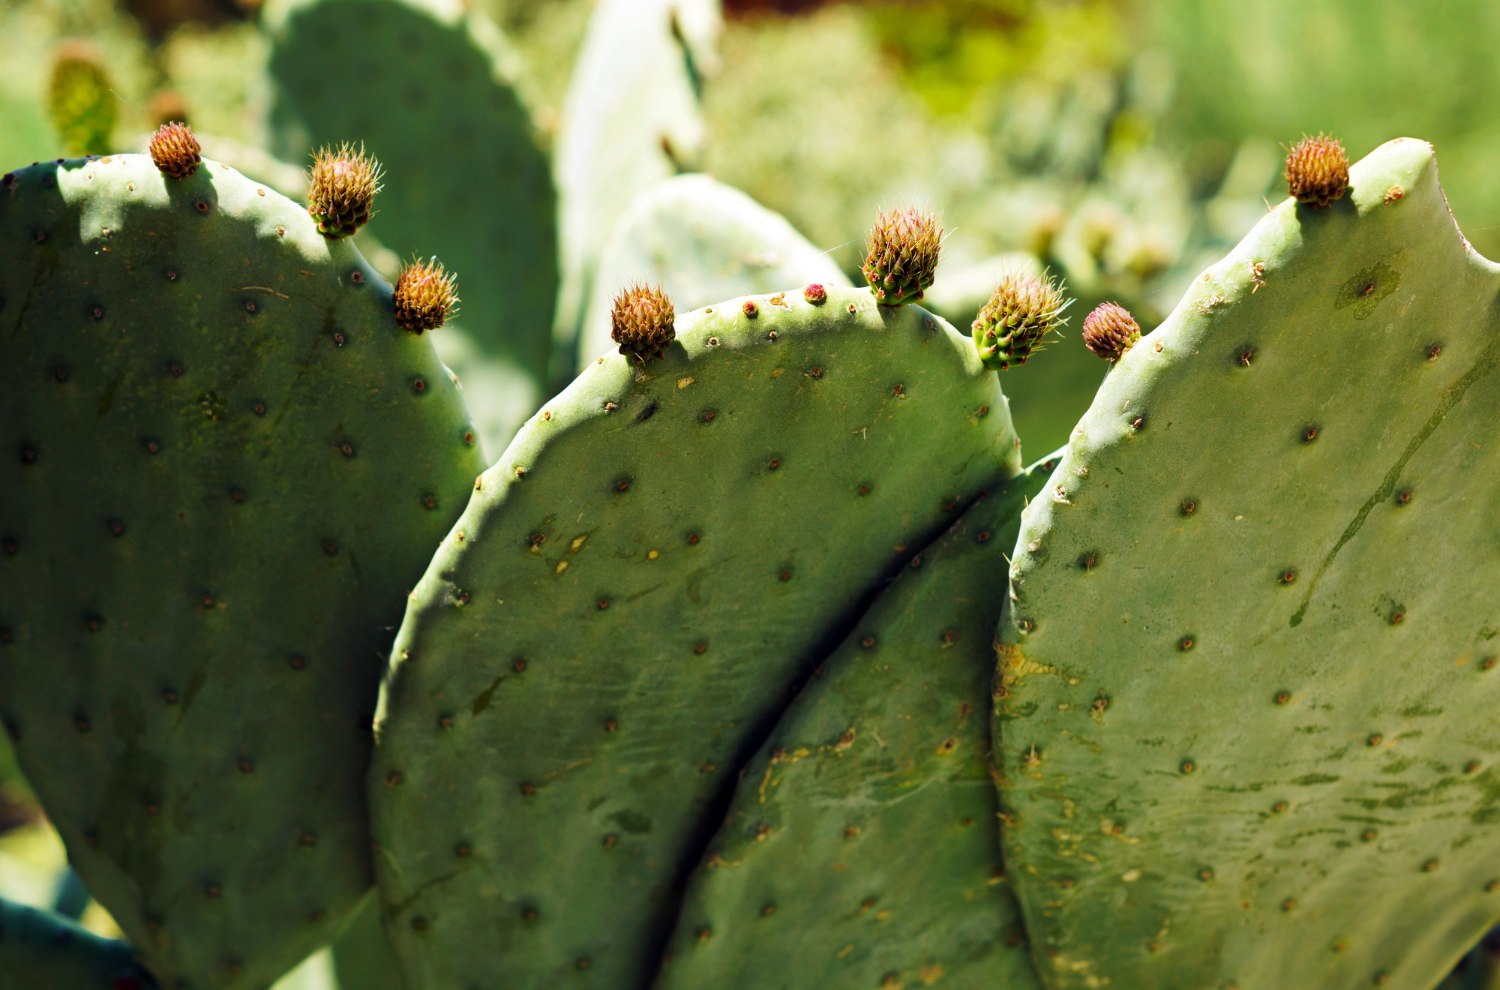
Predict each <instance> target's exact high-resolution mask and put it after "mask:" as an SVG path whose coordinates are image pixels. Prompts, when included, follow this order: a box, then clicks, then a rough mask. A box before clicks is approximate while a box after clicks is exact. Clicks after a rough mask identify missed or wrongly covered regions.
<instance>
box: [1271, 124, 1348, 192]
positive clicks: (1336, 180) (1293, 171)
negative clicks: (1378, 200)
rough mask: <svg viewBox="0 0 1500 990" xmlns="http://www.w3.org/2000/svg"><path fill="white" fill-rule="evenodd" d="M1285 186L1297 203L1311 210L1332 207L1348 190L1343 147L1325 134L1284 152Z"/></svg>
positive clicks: (1346, 157) (1304, 139)
mask: <svg viewBox="0 0 1500 990" xmlns="http://www.w3.org/2000/svg"><path fill="white" fill-rule="evenodd" d="M1286 184H1287V188H1288V189H1289V190H1290V191H1291V194H1292V198H1293V199H1295V200H1296V201H1297V202H1299V203H1306V204H1308V205H1309V206H1314V207H1316V206H1327V205H1328V204H1329V203H1332V202H1333V201H1334V200H1336V199H1338V198H1339V197H1340V196H1342V195H1344V190H1346V189H1348V188H1349V158H1348V156H1347V155H1345V154H1344V146H1343V145H1342V144H1339V142H1338V139H1336V138H1331V137H1329V136H1328V135H1326V134H1319V135H1318V136H1317V137H1304V138H1303V139H1302V140H1301V141H1298V142H1297V143H1296V145H1294V146H1293V148H1292V150H1291V151H1289V152H1287V156H1286Z"/></svg>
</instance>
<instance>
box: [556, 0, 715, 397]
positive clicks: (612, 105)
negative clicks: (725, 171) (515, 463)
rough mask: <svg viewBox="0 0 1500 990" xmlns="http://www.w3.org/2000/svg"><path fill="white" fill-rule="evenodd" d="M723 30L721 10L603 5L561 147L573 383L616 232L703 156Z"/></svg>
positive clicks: (564, 367)
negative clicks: (709, 73) (645, 199)
mask: <svg viewBox="0 0 1500 990" xmlns="http://www.w3.org/2000/svg"><path fill="white" fill-rule="evenodd" d="M720 28H721V15H720V12H719V0H600V2H599V3H598V4H596V5H595V7H594V11H593V13H592V14H591V15H590V17H589V28H588V36H587V37H586V38H585V39H584V45H583V50H582V51H581V52H580V53H579V56H578V62H577V66H576V68H575V69H574V72H573V79H572V82H571V83H570V85H569V89H568V99H567V105H566V107H565V108H564V112H563V126H562V130H561V132H560V133H559V135H558V142H557V187H558V192H559V194H560V198H561V209H560V212H559V228H558V234H559V240H560V244H561V253H560V257H561V259H562V284H561V286H560V288H559V290H558V297H557V322H556V330H555V333H554V336H555V337H556V339H557V343H558V348H559V349H558V353H557V362H558V364H557V367H556V368H555V369H554V370H555V372H556V373H557V374H559V375H560V376H561V378H562V381H563V382H566V381H567V380H568V379H569V378H571V377H572V374H573V366H574V362H575V360H589V359H590V358H592V357H593V355H588V354H586V355H583V356H582V357H579V356H577V355H576V354H575V351H576V350H577V348H578V346H579V344H581V343H584V340H583V339H582V334H583V333H584V330H583V320H584V318H585V316H586V315H587V311H588V309H587V308H588V305H589V300H590V298H591V297H592V296H593V294H594V282H595V277H594V275H595V269H596V267H597V266H598V264H599V258H600V253H601V252H602V251H603V250H604V246H605V244H606V242H607V241H608V240H609V237H610V235H611V233H612V232H613V231H614V229H615V225H616V223H618V222H619V220H620V218H621V217H622V216H623V215H624V213H625V211H626V210H627V209H629V208H630V206H631V204H632V203H633V202H634V201H635V198H636V197H637V196H638V195H640V194H641V193H643V192H645V191H646V190H647V189H649V188H651V187H652V186H653V185H655V184H656V183H658V182H660V181H661V180H663V179H666V178H669V177H671V176H673V175H675V174H677V173H678V172H680V171H682V169H683V167H684V166H685V165H688V164H690V163H691V162H692V161H693V160H694V159H695V158H696V157H697V156H698V153H699V149H700V146H701V144H702V142H703V120H702V117H701V115H700V113H699V103H698V100H699V96H700V90H701V86H702V81H703V75H704V72H705V69H706V68H711V67H712V64H713V61H714V58H715V54H714V46H715V44H716V42H717V39H718V34H719V30H720ZM636 274H639V273H636ZM615 288H617V286H608V287H607V288H606V291H610V290H613V289H615Z"/></svg>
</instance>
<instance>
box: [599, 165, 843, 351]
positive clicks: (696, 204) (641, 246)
mask: <svg viewBox="0 0 1500 990" xmlns="http://www.w3.org/2000/svg"><path fill="white" fill-rule="evenodd" d="M631 279H645V280H647V281H649V282H655V281H657V280H658V279H659V280H660V281H661V284H662V285H663V286H664V287H665V288H666V290H667V294H668V295H670V296H671V297H672V299H673V301H675V302H676V303H677V308H678V309H679V310H683V311H687V310H691V309H697V308H698V307H700V306H707V305H709V304H710V303H714V302H717V301H719V300H720V299H731V298H733V297H735V296H745V295H754V294H756V293H761V292H774V291H776V290H777V289H779V288H781V287H783V286H787V285H806V284H808V283H810V282H817V283H820V284H822V285H837V286H848V285H849V279H848V277H847V276H845V275H844V273H843V272H842V271H841V270H840V269H839V266H838V265H836V264H834V261H833V259H832V258H830V257H829V256H828V255H827V254H826V253H825V252H823V251H819V250H818V249H817V248H815V247H813V246H812V245H811V244H809V243H808V242H807V238H805V237H803V236H802V235H801V234H799V233H798V232H797V230H796V228H794V227H793V226H792V225H791V224H790V223H788V222H787V221H786V218H785V217H783V216H781V215H780V214H779V213H773V212H772V211H770V210H768V209H766V208H765V207H764V206H761V205H760V204H759V203H757V202H756V201H755V200H753V199H751V198H750V197H749V196H746V195H745V194H744V193H742V192H740V191H739V190H738V189H735V188H734V187H733V186H726V185H724V183H722V182H719V181H718V180H716V179H714V178H713V177H712V176H707V175H682V176H677V177H676V178H672V179H667V180H666V181H664V182H659V183H657V184H656V185H655V186H652V187H651V188H650V189H648V190H646V192H644V193H642V194H641V195H640V197H639V198H638V199H636V201H635V203H633V204H632V205H631V207H630V209H629V210H628V211H626V213H625V215H624V216H623V217H621V218H620V222H619V223H618V224H616V225H615V232H614V234H613V236H611V237H610V239H609V243H608V244H606V245H605V247H604V252H603V254H602V255H601V256H600V259H599V278H598V280H597V281H596V282H595V283H594V292H593V299H592V300H591V301H590V303H589V309H588V318H587V319H586V320H585V321H584V329H583V345H582V347H581V348H580V351H579V360H580V361H581V362H582V364H583V366H584V367H586V366H587V365H588V364H589V363H591V362H592V361H593V360H594V359H595V358H597V357H598V356H599V355H600V354H602V353H604V352H605V351H610V350H614V349H615V347H614V343H613V341H611V340H610V337H609V330H610V319H609V316H610V308H611V305H612V303H613V301H614V295H615V291H616V290H617V288H618V287H619V286H622V285H625V284H626V283H627V282H629V281H630V280H631Z"/></svg>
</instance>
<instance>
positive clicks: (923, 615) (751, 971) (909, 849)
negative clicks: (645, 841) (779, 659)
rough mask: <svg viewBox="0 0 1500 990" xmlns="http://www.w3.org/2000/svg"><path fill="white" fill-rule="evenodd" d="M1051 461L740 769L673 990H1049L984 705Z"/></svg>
mask: <svg viewBox="0 0 1500 990" xmlns="http://www.w3.org/2000/svg"><path fill="white" fill-rule="evenodd" d="M1055 463H1056V462H1055V459H1049V460H1047V461H1044V462H1043V463H1042V464H1041V465H1038V466H1036V467H1034V468H1032V469H1031V470H1029V471H1027V472H1026V473H1025V474H1024V475H1021V476H1019V477H1017V478H1014V479H1012V480H1011V481H1010V482H1009V483H1007V484H1005V485H1003V486H1002V487H1000V488H999V489H998V490H997V491H994V492H992V493H991V494H989V495H987V496H985V497H984V498H982V499H980V500H979V501H978V502H976V503H975V504H974V505H972V506H970V508H969V510H968V511H967V512H965V513H964V515H963V518H961V519H959V520H958V522H956V523H954V525H953V527H952V528H951V529H950V530H949V531H948V532H947V533H945V534H943V536H941V537H940V538H939V539H938V540H937V541H936V542H934V543H932V544H931V545H929V546H927V547H926V548H924V549H923V550H922V552H921V554H920V555H918V556H917V557H915V558H913V559H912V562H911V564H910V565H909V566H908V568H907V569H906V570H904V571H903V572H902V573H901V575H900V576H899V577H897V578H896V580H895V582H894V583H893V584H892V585H891V586H890V587H889V588H887V589H886V590H885V591H884V592H882V593H881V596H880V598H878V599H877V600H876V601H875V604H874V605H873V606H872V607H871V608H870V610H869V611H868V612H866V613H865V615H864V616H863V617H861V618H860V620H859V622H858V623H856V624H855V627H854V631H853V632H851V633H850V634H849V636H848V638H847V639H845V640H844V642H843V644H842V645H841V646H840V647H839V648H838V650H837V651H836V652H835V653H834V654H833V655H832V656H830V657H828V658H827V659H826V660H824V661H823V662H822V663H821V664H820V665H819V669H820V672H819V673H818V674H817V675H816V676H815V677H814V678H813V679H812V680H811V681H809V682H808V685H807V687H805V688H804V689H803V690H802V693H801V694H800V695H798V697H797V700H796V701H795V702H794V703H793V704H792V707H791V708H790V710H789V711H788V712H787V713H786V715H784V716H783V717H782V719H781V721H780V723H779V724H778V725H777V727H776V731H775V732H774V733H773V734H772V736H771V738H770V739H769V740H768V741H767V742H766V744H765V745H764V746H762V747H761V750H760V752H759V754H757V756H756V757H755V759H754V760H752V761H751V763H750V764H749V766H748V767H747V768H746V770H745V772H744V774H743V775H742V777H741V783H740V785H739V788H738V790H737V792H736V794H735V801H734V805H733V806H732V808H731V810H730V813H729V818H728V821H727V823H726V824H725V825H724V826H723V827H722V828H721V829H720V831H719V834H718V835H717V836H716V837H715V839H714V842H713V844H712V845H711V846H710V847H709V853H708V856H707V857H706V859H705V861H704V862H703V863H702V864H701V865H700V866H699V867H698V869H697V871H696V872H695V874H694V876H693V879H692V880H691V882H690V883H689V886H688V891H687V897H686V902H685V905H684V908H683V911H682V915H681V917H680V920H679V921H678V925H677V931H676V934H675V935H674V937H673V940H672V945H671V952H670V957H669V959H668V961H667V963H666V965H665V967H664V968H663V970H662V976H661V978H660V979H659V980H658V982H657V988H658V990H697V988H700V987H711V986H734V987H736V988H740V990H826V988H829V987H871V988H875V987H881V986H887V987H915V986H922V985H924V984H930V985H935V986H942V987H955V988H975V990H979V988H1001V987H1011V988H1019V990H1041V982H1040V981H1039V980H1038V979H1037V977H1036V974H1035V972H1034V970H1033V969H1032V966H1031V960H1030V958H1029V956H1028V955H1027V952H1026V940H1025V937H1024V934H1023V932H1022V930H1021V919H1020V911H1019V909H1018V908H1017V906H1016V903H1015V897H1014V895H1013V894H1012V893H1011V891H1010V888H1009V887H1008V886H1007V884H1006V883H1005V877H1004V869H1003V867H1002V865H1001V862H1000V847H999V832H998V829H999V821H998V819H997V818H996V812H997V811H998V807H997V804H996V800H995V790H994V785H993V784H992V782H991V780H990V768H989V767H990V765H989V753H990V726H989V721H990V720H989V708H990V680H991V675H992V673H993V671H994V657H995V653H994V648H993V646H992V637H993V633H994V629H995V624H996V622H998V621H999V619H1000V608H1001V605H1002V604H1003V602H1004V601H1005V596H1004V595H1003V594H999V593H998V590H999V589H1001V588H1003V587H1005V583H1006V580H1007V572H1008V571H1009V568H1010V564H1009V562H1008V561H1007V559H1006V553H1007V551H1009V549H1010V547H1011V546H1012V545H1013V544H1014V542H1015V538H1016V530H1017V528H1018V527H1019V526H1020V516H1021V509H1022V507H1023V506H1024V505H1025V504H1026V501H1027V499H1028V498H1034V497H1035V496H1036V494H1037V493H1038V491H1040V489H1041V486H1042V483H1043V482H1045V481H1046V480H1047V477H1048V475H1049V474H1050V473H1051V469H1052V467H1053V466H1055Z"/></svg>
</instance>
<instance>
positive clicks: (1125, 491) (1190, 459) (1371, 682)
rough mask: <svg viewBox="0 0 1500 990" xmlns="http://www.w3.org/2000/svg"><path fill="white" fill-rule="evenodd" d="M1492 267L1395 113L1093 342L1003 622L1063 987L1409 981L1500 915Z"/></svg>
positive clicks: (1025, 885) (1496, 322)
mask: <svg viewBox="0 0 1500 990" xmlns="http://www.w3.org/2000/svg"><path fill="white" fill-rule="evenodd" d="M1497 292H1500V269H1497V267H1496V266H1495V265H1494V264H1492V263H1490V262H1489V261H1486V260H1485V259H1483V258H1481V257H1479V256H1478V255H1477V254H1475V253H1474V252H1473V250H1472V249H1470V248H1469V246H1468V244H1467V243H1466V242H1465V240H1464V238H1463V236H1462V235H1461V234H1460V232H1459V231H1458V229H1457V228H1456V227H1455V225H1454V223H1453V219H1452V216H1451V215H1450V214H1449V212H1448V207H1447V204H1446V202H1445V201H1444V198H1443V193H1442V190H1441V188H1440V187H1439V185H1438V177H1437V167H1436V165H1435V164H1434V160H1433V155H1432V149H1431V147H1430V146H1429V145H1428V144H1426V143H1425V142H1422V141H1416V140H1411V139H1402V140H1398V141H1392V142H1390V143H1389V144H1386V145H1383V146H1382V147H1381V148H1379V149H1377V150H1376V151H1375V152H1374V153H1372V154H1371V155H1370V156H1369V157H1368V158H1366V159H1365V160H1364V161H1362V162H1360V163H1359V164H1358V165H1356V166H1355V167H1354V169H1353V189H1352V194H1351V195H1349V196H1346V197H1344V198H1343V199H1340V200H1338V201H1336V202H1334V203H1332V204H1331V205H1329V206H1327V207H1324V208H1322V209H1309V208H1308V207H1306V206H1302V205H1298V204H1295V203H1293V202H1291V201H1286V202H1284V203H1282V204H1281V205H1280V206H1278V207H1277V208H1276V209H1274V210H1273V211H1272V212H1271V213H1270V215H1268V216H1267V217H1265V218H1264V219H1263V220H1262V221H1261V223H1260V224H1259V225H1258V226H1257V227H1256V228H1255V230H1253V231H1252V232H1251V233H1250V235H1249V236H1248V237H1247V238H1246V239H1245V240H1244V241H1243V242H1242V243H1241V244H1240V245H1239V246H1238V247H1237V248H1236V249H1235V250H1234V251H1233V252H1232V253H1231V254H1230V255H1229V256H1228V257H1227V258H1225V259H1224V260H1223V261H1222V262H1220V263H1218V264H1217V265H1215V266H1213V267H1212V268H1210V269H1209V270H1208V271H1206V272H1205V273H1204V274H1203V275H1202V277H1201V279H1199V280H1196V281H1195V282H1194V285H1193V288H1192V289H1191V290H1190V291H1189V293H1188V294H1187V296H1186V297H1185V298H1184V299H1183V301H1182V302H1181V303H1180V304H1179V306H1178V307H1177V309H1176V310H1175V312H1174V313H1173V314H1172V316H1171V317H1170V318H1169V319H1168V320H1167V321H1166V323H1164V324H1163V325H1162V326H1161V327H1159V328H1158V329H1157V330H1156V331H1155V332H1154V333H1152V334H1150V335H1148V336H1146V337H1143V338H1142V339H1141V341H1140V343H1138V344H1137V345H1136V346H1135V347H1133V348H1131V350H1130V351H1129V352H1128V353H1127V354H1125V356H1124V357H1123V358H1122V359H1121V360H1120V362H1119V364H1118V365H1116V366H1115V367H1114V370H1112V371H1111V372H1110V373H1109V376H1108V377H1107V378H1106V380H1105V382H1104V385H1103V387H1102V388H1101V389H1100V392H1099V395H1098V397H1097V398H1096V399H1095V401H1094V404H1093V406H1092V408H1091V409H1090V410H1089V412H1088V414H1087V415H1086V416H1085V417H1084V419H1083V421H1082V422H1081V423H1080V424H1079V426H1078V429H1077V430H1076V431H1075V433H1074V438H1073V440H1072V442H1071V445H1070V447H1069V450H1068V453H1067V455H1066V456H1065V457H1064V459H1063V461H1062V463H1061V464H1060V465H1059V466H1058V468H1057V471H1056V472H1055V473H1054V475H1053V477H1052V479H1051V481H1050V482H1049V484H1048V491H1047V494H1046V495H1045V496H1044V497H1043V498H1041V499H1038V500H1037V501H1034V502H1033V503H1032V504H1031V506H1030V508H1029V509H1028V510H1027V512H1026V515H1025V517H1024V519H1023V522H1022V527H1021V536H1020V539H1019V541H1018V543H1017V546H1016V553H1015V562H1016V565H1015V570H1014V572H1013V578H1014V592H1013V593H1014V596H1015V598H1014V603H1013V606H1012V609H1011V621H1010V622H1008V623H1006V624H1005V625H1003V626H1002V628H1001V635H1002V637H1003V638H1004V639H1005V640H1006V645H1005V646H1003V647H1002V648H1001V655H1002V663H1001V666H1000V672H1001V682H1000V685H1001V690H1000V691H998V692H997V693H998V694H999V695H1001V696H1002V698H1001V701H1000V703H999V706H998V713H997V718H998V722H997V727H996V731H997V733H998V735H999V737H1000V741H999V743H998V744H997V759H998V760H1000V761H1001V763H1002V770H1003V775H1002V781H1001V784H1002V803H1003V804H1004V805H1005V806H1006V808H1007V811H1008V813H1009V814H1010V816H1011V818H1012V824H1011V825H1010V826H1009V827H1008V828H1006V830H1005V839H1006V843H1005V852H1006V860H1007V864H1008V867H1009V870H1010V873H1011V875H1012V877H1013V878H1014V880H1015V883H1016V886H1017V889H1018V892H1019V895H1020V898H1021V901H1022V905H1023V909H1024V913H1025V918H1026V923H1027V928H1028V930H1029V932H1030V934H1031V938H1032V941H1033V954H1034V956H1035V958H1036V960H1037V962H1038V965H1039V966H1040V967H1041V968H1042V975H1043V977H1044V978H1045V979H1046V980H1047V982H1048V985H1049V986H1050V987H1055V988H1062V990H1067V988H1074V987H1078V988H1084V987H1099V986H1112V987H1154V988H1160V990H1179V988H1181V990H1188V988H1193V990H1201V988H1205V987H1226V986H1230V985H1235V986H1238V987H1242V988H1245V990H1254V988H1271V987H1320V988H1324V987H1326V988H1351V990H1352V988H1357V987H1368V986H1374V985H1381V986H1385V987H1394V988H1412V990H1425V988H1427V987H1431V986H1434V985H1436V984H1437V983H1438V981H1439V980H1440V979H1441V978H1442V976H1443V974H1444V973H1445V972H1447V970H1448V969H1449V968H1451V967H1452V965H1453V963H1454V961H1455V960H1456V959H1458V958H1459V956H1461V955H1462V954H1463V952H1464V950H1465V949H1466V948H1468V946H1470V945H1471V944H1473V943H1474V942H1475V941H1476V940H1477V939H1478V938H1479V936H1480V935H1481V934H1482V933H1483V932H1484V931H1485V930H1486V929H1487V928H1488V927H1489V926H1490V925H1492V924H1494V923H1495V921H1496V919H1497V918H1500V723H1497V722H1496V720H1495V714H1494V713H1495V711H1496V707H1497V705H1500V670H1494V669H1492V668H1494V667H1495V666H1496V658H1497V644H1496V642H1495V637H1496V630H1497V629H1500V607H1497V605H1496V601H1497V599H1496V597H1495V593H1494V576H1495V575H1496V574H1497V573H1500V544H1497V543H1496V541H1495V539H1494V534H1495V533H1496V532H1497V531H1500V503H1497V502H1496V500H1495V498H1494V490H1495V487H1496V484H1497V482H1500V443H1497V442H1496V440H1497V438H1496V435H1495V424H1496V423H1497V422H1500V316H1497V314H1500V308H1497V302H1500V300H1497Z"/></svg>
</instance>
